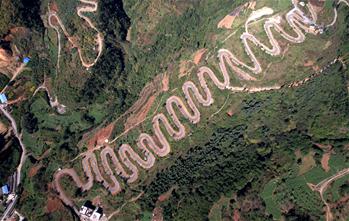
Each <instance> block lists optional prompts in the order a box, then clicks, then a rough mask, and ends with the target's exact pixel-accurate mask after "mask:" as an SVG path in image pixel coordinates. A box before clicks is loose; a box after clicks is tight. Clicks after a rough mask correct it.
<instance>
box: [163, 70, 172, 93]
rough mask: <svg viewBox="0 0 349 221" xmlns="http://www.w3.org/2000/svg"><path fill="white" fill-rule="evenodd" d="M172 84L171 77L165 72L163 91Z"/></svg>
mask: <svg viewBox="0 0 349 221" xmlns="http://www.w3.org/2000/svg"><path fill="white" fill-rule="evenodd" d="M169 84H170V77H169V76H168V74H165V75H164V77H163V78H162V91H164V92H166V91H168V90H169V89H170V87H169Z"/></svg>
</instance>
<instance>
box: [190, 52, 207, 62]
mask: <svg viewBox="0 0 349 221" xmlns="http://www.w3.org/2000/svg"><path fill="white" fill-rule="evenodd" d="M206 52H207V49H205V48H203V49H200V50H198V51H197V52H195V54H194V59H193V61H194V64H196V65H198V64H199V63H200V62H201V59H202V57H203V56H204V55H205V53H206Z"/></svg>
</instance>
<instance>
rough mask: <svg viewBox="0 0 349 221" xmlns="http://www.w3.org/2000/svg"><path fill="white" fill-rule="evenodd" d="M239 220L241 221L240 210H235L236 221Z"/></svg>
mask: <svg viewBox="0 0 349 221" xmlns="http://www.w3.org/2000/svg"><path fill="white" fill-rule="evenodd" d="M239 220H240V213H239V210H237V209H235V210H234V221H239Z"/></svg>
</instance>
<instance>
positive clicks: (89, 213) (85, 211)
mask: <svg viewBox="0 0 349 221" xmlns="http://www.w3.org/2000/svg"><path fill="white" fill-rule="evenodd" d="M79 215H80V218H81V220H83V221H103V220H107V219H106V216H105V215H104V214H103V209H102V208H101V207H98V206H97V207H96V206H94V205H93V204H92V202H91V201H86V202H85V204H84V205H82V206H81V208H80V211H79Z"/></svg>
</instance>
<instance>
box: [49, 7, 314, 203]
mask: <svg viewBox="0 0 349 221" xmlns="http://www.w3.org/2000/svg"><path fill="white" fill-rule="evenodd" d="M293 4H294V8H293V9H292V10H290V11H289V12H288V13H287V14H286V16H285V17H286V21H287V22H288V24H289V25H290V27H291V28H292V30H293V31H294V33H295V35H291V34H288V33H287V32H286V31H285V30H284V29H283V28H282V26H281V25H280V23H281V19H282V18H281V17H280V16H278V17H271V18H268V19H266V22H265V24H264V29H265V31H266V33H267V36H268V37H269V41H270V44H271V46H272V47H271V48H270V47H268V46H266V45H264V44H263V43H261V42H260V41H259V40H258V39H257V38H256V37H255V36H254V35H252V34H250V33H249V32H248V31H246V32H245V33H243V34H242V35H241V40H242V43H243V45H244V47H245V51H246V53H247V54H248V55H249V57H250V59H251V61H252V63H253V64H254V66H249V65H247V64H246V62H243V61H241V60H239V59H238V58H237V57H236V56H235V55H234V54H233V53H232V52H230V51H229V50H227V49H221V50H219V51H218V60H219V68H220V71H221V74H222V76H220V77H217V76H216V74H215V73H214V72H213V71H212V69H210V68H209V67H206V66H203V67H201V68H199V70H198V72H197V77H198V84H199V85H200V87H201V89H200V90H199V88H198V86H197V85H196V83H194V82H193V81H187V82H185V83H184V84H183V86H182V92H183V94H184V98H185V100H183V99H182V98H181V97H179V96H171V97H170V98H168V99H167V101H166V104H165V108H166V112H167V115H168V116H166V115H165V114H164V113H159V114H157V115H155V116H154V118H153V120H152V126H153V134H152V135H150V134H147V133H141V134H140V135H139V137H138V140H137V145H136V147H135V148H132V147H131V146H130V145H128V144H123V145H121V147H120V148H115V149H112V148H111V147H110V146H109V145H110V144H112V143H113V142H114V141H115V140H114V141H112V142H110V143H106V145H105V147H104V149H102V151H101V163H102V167H101V168H103V170H101V169H100V167H99V166H98V163H97V159H96V155H95V154H94V153H93V152H86V153H85V157H84V158H83V160H82V165H83V170H84V173H85V176H86V177H87V181H86V182H83V181H82V180H81V179H80V178H79V176H78V175H77V173H76V171H75V170H74V169H72V168H71V169H63V170H59V171H57V172H56V174H55V179H54V185H55V187H56V190H57V191H58V193H59V196H60V198H61V199H62V201H63V202H64V203H65V204H66V205H69V206H72V207H74V202H73V201H72V200H71V199H70V198H69V197H68V196H67V195H66V194H65V192H64V188H62V186H61V179H62V178H63V177H65V176H68V177H72V179H73V181H74V182H75V184H76V186H77V187H79V188H82V190H84V191H87V190H89V189H91V188H92V186H93V182H94V179H95V180H96V181H97V182H100V183H102V184H103V185H104V187H105V188H106V189H108V190H109V191H110V193H111V194H117V193H119V192H120V191H121V186H120V183H119V181H118V179H117V178H116V176H119V177H121V178H122V179H126V180H127V183H134V182H136V181H137V179H138V176H139V167H140V168H143V169H145V170H149V169H151V168H152V167H153V166H154V164H155V160H156V157H160V158H161V157H165V156H167V155H168V154H169V153H170V151H171V146H170V143H169V140H168V138H172V139H173V140H174V141H179V140H182V139H184V138H185V137H186V135H187V132H186V128H185V126H184V124H183V123H182V122H181V120H180V117H179V116H178V114H177V113H178V112H180V114H181V117H182V118H185V119H186V120H187V121H188V122H190V123H192V124H197V123H199V122H200V119H201V118H200V116H201V113H200V111H199V108H198V107H197V105H196V103H199V104H201V105H202V106H203V107H209V106H211V105H212V104H213V103H214V98H213V96H212V92H211V89H210V88H209V87H208V81H207V80H209V81H211V82H212V83H213V85H215V86H216V87H217V88H218V89H220V90H227V89H228V90H231V91H233V92H244V93H257V92H261V91H268V90H277V89H280V88H282V87H283V86H281V85H275V86H270V87H262V88H255V87H250V88H249V87H239V86H238V87H236V86H232V85H231V84H230V78H231V76H230V74H229V73H228V67H229V68H231V69H232V70H233V71H234V76H233V77H234V78H238V79H240V80H244V81H253V80H256V77H255V76H252V75H251V74H249V73H247V72H246V71H245V70H249V71H251V72H252V73H253V74H255V75H258V74H260V73H261V72H262V68H261V65H260V63H259V61H258V60H257V58H256V56H255V55H254V53H253V51H252V50H251V48H250V42H252V43H253V44H255V45H257V46H259V47H260V48H261V50H263V51H265V52H266V53H268V54H270V55H272V56H278V55H281V53H282V50H281V48H280V46H279V44H278V42H277V40H276V39H275V37H274V34H273V32H272V29H275V30H276V31H277V32H278V33H279V34H280V35H281V36H282V37H283V38H284V39H285V40H287V41H289V42H291V43H295V44H299V43H302V42H303V41H305V34H304V32H306V33H313V32H311V31H310V29H309V26H310V25H314V24H315V23H316V22H315V21H314V19H316V18H308V17H307V16H306V15H305V13H304V12H303V11H301V9H299V8H298V6H297V4H296V3H295V2H293ZM246 30H247V29H246ZM303 31H304V32H303ZM313 34H314V33H313ZM243 69H244V70H243ZM308 80H309V78H308V79H306V80H303V81H301V82H299V83H297V84H295V83H292V85H291V86H292V87H293V86H297V85H300V84H303V83H305V82H306V81H308ZM194 99H195V100H196V102H194ZM164 130H166V135H165V134H164ZM109 159H110V160H111V161H110V160H109ZM110 162H112V164H113V165H112V166H111V165H110V164H109V163H110ZM124 167H125V168H126V169H124ZM105 177H107V178H108V179H106V178H105Z"/></svg>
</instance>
